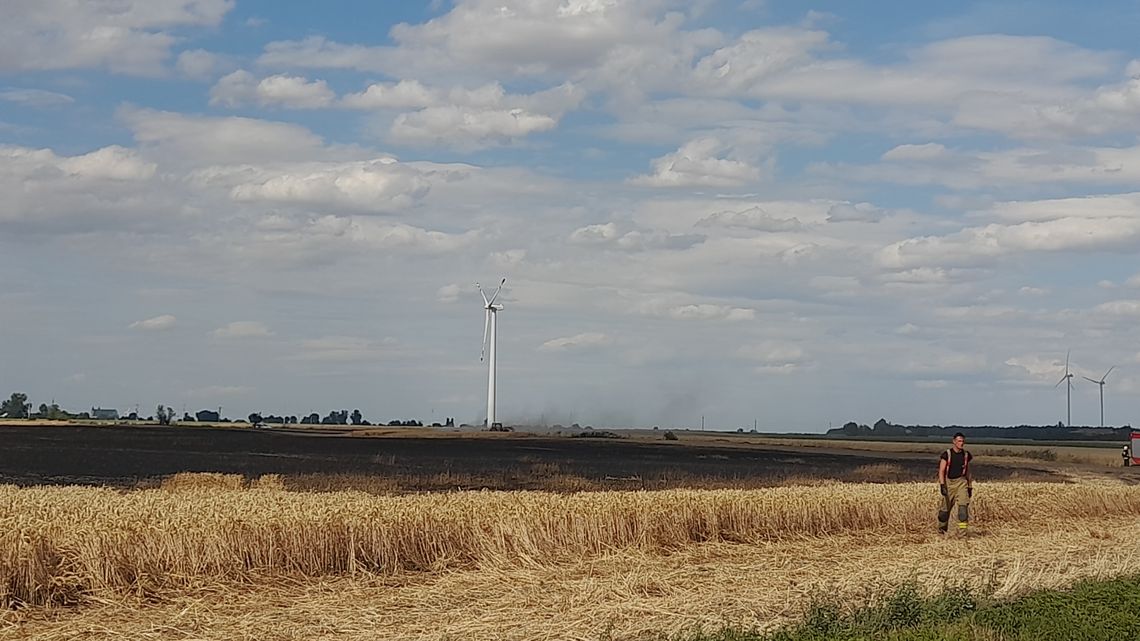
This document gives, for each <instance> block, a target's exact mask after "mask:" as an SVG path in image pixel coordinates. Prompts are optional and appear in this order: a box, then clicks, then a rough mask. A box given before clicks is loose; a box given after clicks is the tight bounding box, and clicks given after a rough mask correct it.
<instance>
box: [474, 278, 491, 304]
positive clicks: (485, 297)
mask: <svg viewBox="0 0 1140 641" xmlns="http://www.w3.org/2000/svg"><path fill="white" fill-rule="evenodd" d="M475 288H476V289H478V290H479V295H480V296H482V297H483V306H484V307H486V306H487V305H490V304H491V303H490V302H488V301H487V294H485V293H483V286H482V285H480V284H479V283H475Z"/></svg>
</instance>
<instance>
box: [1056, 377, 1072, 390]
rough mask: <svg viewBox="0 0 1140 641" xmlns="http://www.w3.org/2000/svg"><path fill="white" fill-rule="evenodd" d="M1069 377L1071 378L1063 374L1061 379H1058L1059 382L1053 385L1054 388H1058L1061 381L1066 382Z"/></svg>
mask: <svg viewBox="0 0 1140 641" xmlns="http://www.w3.org/2000/svg"><path fill="white" fill-rule="evenodd" d="M1068 378H1069V377H1068V376H1062V377H1061V380H1059V381H1057V384H1056V385H1054V386H1053V389H1057V388H1058V387H1060V386H1061V383H1064V382H1065V381H1066V380H1067V379H1068Z"/></svg>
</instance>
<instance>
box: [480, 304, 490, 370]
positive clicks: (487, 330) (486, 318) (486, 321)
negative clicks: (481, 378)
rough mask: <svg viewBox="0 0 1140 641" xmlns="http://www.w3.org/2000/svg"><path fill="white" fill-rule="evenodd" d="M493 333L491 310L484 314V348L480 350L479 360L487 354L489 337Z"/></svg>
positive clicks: (481, 360)
mask: <svg viewBox="0 0 1140 641" xmlns="http://www.w3.org/2000/svg"><path fill="white" fill-rule="evenodd" d="M490 333H491V310H487V313H485V314H484V315H483V349H480V350H479V362H480V363H482V362H483V358H484V357H485V356H486V355H487V337H488V335H489V334H490Z"/></svg>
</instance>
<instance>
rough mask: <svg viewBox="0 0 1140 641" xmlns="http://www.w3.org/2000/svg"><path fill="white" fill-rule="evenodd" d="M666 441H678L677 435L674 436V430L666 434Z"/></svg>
mask: <svg viewBox="0 0 1140 641" xmlns="http://www.w3.org/2000/svg"><path fill="white" fill-rule="evenodd" d="M665 440H666V441H676V440H677V435H676V434H674V433H673V431H672V430H669V431H667V432H665Z"/></svg>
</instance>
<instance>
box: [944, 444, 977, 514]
mask: <svg viewBox="0 0 1140 641" xmlns="http://www.w3.org/2000/svg"><path fill="white" fill-rule="evenodd" d="M950 443H951V447H950V449H948V450H946V451H945V452H943V453H942V456H940V457H939V460H938V491H939V492H940V493H941V494H942V507H941V508H940V509H939V510H938V529H939V531H941V532H942V533H943V534H945V533H946V532H947V531H948V530H949V528H950V516H951V512H957V513H956V514H955V516H956V517H957V519H956V523H957V526H958V533H959V534H963V535H964V534H965V533H966V525H967V524H968V523H969V521H970V499H971V498H973V495H974V480H973V477H972V476H971V475H970V460H971V459H973V458H974V457H973V455H972V454H970V453H969V452H967V451H966V450H965V449H964V446H965V445H966V435H965V434H963V433H961V432H958V433H957V434H955V435H954V439H953V440H952V441H951V442H950Z"/></svg>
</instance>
